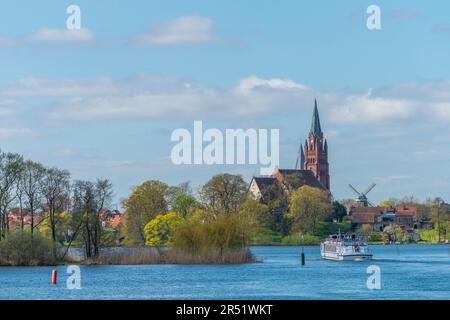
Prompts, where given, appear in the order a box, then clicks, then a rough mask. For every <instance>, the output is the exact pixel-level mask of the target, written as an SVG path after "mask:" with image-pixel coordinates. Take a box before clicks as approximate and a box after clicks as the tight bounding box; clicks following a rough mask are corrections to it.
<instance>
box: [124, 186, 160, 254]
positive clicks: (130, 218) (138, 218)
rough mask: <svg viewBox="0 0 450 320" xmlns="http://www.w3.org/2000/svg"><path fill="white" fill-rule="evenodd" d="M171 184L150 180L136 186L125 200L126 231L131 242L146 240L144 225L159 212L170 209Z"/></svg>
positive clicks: (127, 238) (136, 243)
mask: <svg viewBox="0 0 450 320" xmlns="http://www.w3.org/2000/svg"><path fill="white" fill-rule="evenodd" d="M168 196H169V186H168V185H167V184H165V183H163V182H161V181H157V180H150V181H146V182H144V183H142V184H141V185H139V186H137V187H135V188H134V189H133V191H132V193H131V195H130V196H129V197H128V198H127V199H125V200H124V201H123V206H124V208H125V213H124V214H125V216H124V217H125V222H124V223H125V225H124V227H125V228H124V229H125V230H124V231H125V236H126V241H127V242H128V243H129V244H134V245H141V244H143V243H144V241H145V235H144V227H145V225H146V224H147V223H148V222H149V221H151V220H153V219H154V218H155V217H156V216H157V215H158V214H161V213H164V212H167V211H168Z"/></svg>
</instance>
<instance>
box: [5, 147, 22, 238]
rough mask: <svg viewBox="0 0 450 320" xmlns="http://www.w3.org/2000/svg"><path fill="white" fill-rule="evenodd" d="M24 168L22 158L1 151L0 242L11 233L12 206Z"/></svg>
mask: <svg viewBox="0 0 450 320" xmlns="http://www.w3.org/2000/svg"><path fill="white" fill-rule="evenodd" d="M22 168H23V158H22V156H20V155H18V154H16V153H4V152H1V151H0V240H1V239H2V238H4V237H5V236H6V234H7V233H8V232H9V210H10V209H11V208H10V205H11V204H12V203H13V201H14V200H15V198H16V195H15V188H16V182H17V180H18V179H19V177H20V174H21V172H22Z"/></svg>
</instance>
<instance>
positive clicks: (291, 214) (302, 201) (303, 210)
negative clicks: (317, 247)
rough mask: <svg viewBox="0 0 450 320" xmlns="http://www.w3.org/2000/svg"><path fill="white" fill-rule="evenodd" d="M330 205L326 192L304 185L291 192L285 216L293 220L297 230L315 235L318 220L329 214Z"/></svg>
mask: <svg viewBox="0 0 450 320" xmlns="http://www.w3.org/2000/svg"><path fill="white" fill-rule="evenodd" d="M330 207H331V204H330V198H329V195H328V193H327V192H325V191H323V190H320V189H318V188H312V187H310V186H306V185H305V186H302V187H300V188H299V189H298V190H297V191H295V192H293V193H292V194H291V197H290V205H289V211H287V212H286V216H287V217H288V218H289V219H291V220H292V221H293V223H294V227H295V228H296V229H297V230H300V231H301V232H302V233H311V234H313V235H315V234H316V232H317V227H318V223H319V221H322V220H323V219H324V218H325V217H326V216H327V215H328V214H329V212H330Z"/></svg>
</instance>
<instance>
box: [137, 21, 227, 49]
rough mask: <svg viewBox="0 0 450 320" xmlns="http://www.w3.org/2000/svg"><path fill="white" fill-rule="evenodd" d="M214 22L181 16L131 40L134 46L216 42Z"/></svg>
mask: <svg viewBox="0 0 450 320" xmlns="http://www.w3.org/2000/svg"><path fill="white" fill-rule="evenodd" d="M213 25H214V22H213V21H212V20H211V19H209V18H206V17H201V16H183V17H179V18H176V19H173V20H170V21H167V22H163V23H161V24H158V25H155V26H153V27H151V28H150V29H149V31H147V32H145V33H139V34H137V35H135V36H134V37H133V38H132V39H131V44H133V45H136V46H167V45H169V46H170V45H198V44H205V43H210V42H214V41H216V40H218V38H217V37H216V36H215V35H214V34H213V33H212V29H213Z"/></svg>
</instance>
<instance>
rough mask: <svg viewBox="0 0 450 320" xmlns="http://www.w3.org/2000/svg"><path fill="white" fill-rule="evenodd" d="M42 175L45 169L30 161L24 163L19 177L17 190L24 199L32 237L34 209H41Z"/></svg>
mask: <svg viewBox="0 0 450 320" xmlns="http://www.w3.org/2000/svg"><path fill="white" fill-rule="evenodd" d="M44 175H45V168H44V166H43V165H41V164H40V163H36V162H33V161H30V160H27V161H25V163H24V169H23V172H22V175H21V177H20V183H19V190H20V193H21V195H22V196H23V198H24V203H23V205H24V206H25V207H26V208H27V209H28V210H29V212H30V223H31V225H30V233H31V235H33V231H34V228H35V225H34V215H35V212H36V209H37V208H39V207H41V205H42V193H41V191H42V190H41V185H42V180H43V178H44ZM21 205H22V204H21Z"/></svg>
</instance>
